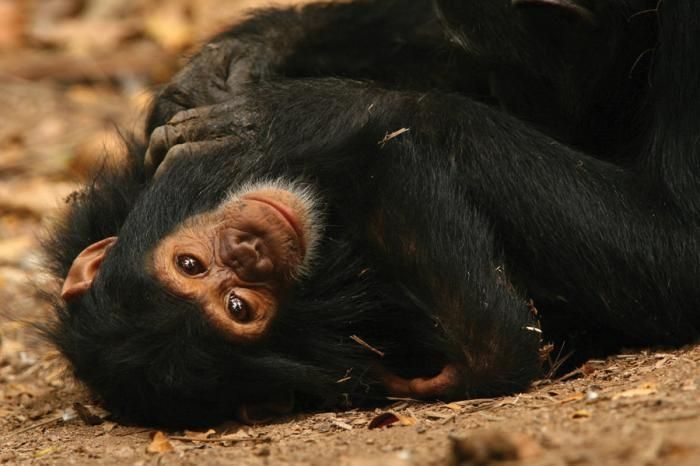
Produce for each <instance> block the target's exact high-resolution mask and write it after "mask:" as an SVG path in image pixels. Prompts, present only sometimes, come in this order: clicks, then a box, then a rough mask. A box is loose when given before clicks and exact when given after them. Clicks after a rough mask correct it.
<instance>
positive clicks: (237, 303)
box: [226, 293, 250, 322]
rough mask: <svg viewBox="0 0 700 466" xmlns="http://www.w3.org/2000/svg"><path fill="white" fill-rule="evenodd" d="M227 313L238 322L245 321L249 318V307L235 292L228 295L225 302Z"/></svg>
mask: <svg viewBox="0 0 700 466" xmlns="http://www.w3.org/2000/svg"><path fill="white" fill-rule="evenodd" d="M226 307H227V308H228V312H229V314H231V317H233V318H234V319H235V320H236V321H238V322H247V321H248V320H249V319H250V309H249V308H248V305H247V304H246V302H245V301H243V300H242V299H241V298H239V297H238V296H236V294H235V293H231V294H230V295H228V300H227V303H226Z"/></svg>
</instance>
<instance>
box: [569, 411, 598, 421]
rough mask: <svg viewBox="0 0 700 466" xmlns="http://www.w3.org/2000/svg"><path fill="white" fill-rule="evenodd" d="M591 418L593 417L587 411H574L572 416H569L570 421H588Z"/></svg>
mask: <svg viewBox="0 0 700 466" xmlns="http://www.w3.org/2000/svg"><path fill="white" fill-rule="evenodd" d="M591 416H593V415H592V414H591V412H590V411H588V410H587V409H579V410H578V411H575V412H574V414H572V415H571V418H572V419H588V418H590V417H591Z"/></svg>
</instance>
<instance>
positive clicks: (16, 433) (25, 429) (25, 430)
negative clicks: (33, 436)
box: [4, 414, 63, 439]
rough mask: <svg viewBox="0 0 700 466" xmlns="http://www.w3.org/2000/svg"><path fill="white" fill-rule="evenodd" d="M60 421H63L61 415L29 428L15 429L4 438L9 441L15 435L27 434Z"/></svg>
mask: <svg viewBox="0 0 700 466" xmlns="http://www.w3.org/2000/svg"><path fill="white" fill-rule="evenodd" d="M61 419H63V414H61V415H59V416H55V417H52V418H50V419H46V420H44V421H41V422H37V423H36V424H32V425H31V426H27V427H22V428H21V429H17V430H15V431H12V432H10V433H9V434H7V435H6V436H5V437H4V438H6V439H9V438H10V437H14V436H15V435H19V434H23V433H25V432H29V431H30V430H34V429H38V428H40V427H44V426H48V425H50V424H53V423H55V422H58V421H60V420H61Z"/></svg>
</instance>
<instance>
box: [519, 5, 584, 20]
mask: <svg viewBox="0 0 700 466" xmlns="http://www.w3.org/2000/svg"><path fill="white" fill-rule="evenodd" d="M511 2H512V4H513V6H514V7H519V8H520V9H521V10H526V9H527V10H533V11H551V12H554V13H558V14H560V15H567V16H570V17H572V18H576V19H578V20H581V21H583V22H584V23H594V22H595V16H594V15H593V12H592V11H591V10H589V9H588V8H586V7H585V6H583V5H582V4H581V1H580V0H511Z"/></svg>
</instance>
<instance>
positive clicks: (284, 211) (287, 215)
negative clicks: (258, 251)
mask: <svg viewBox="0 0 700 466" xmlns="http://www.w3.org/2000/svg"><path fill="white" fill-rule="evenodd" d="M243 197H244V198H245V199H250V200H251V201H257V202H260V203H262V204H266V205H268V206H270V207H272V209H273V210H275V211H276V212H277V213H278V214H280V215H281V216H282V218H284V220H285V221H286V222H287V223H288V224H289V226H290V227H291V228H292V230H293V231H294V233H295V234H296V236H297V238H298V239H299V247H300V248H301V253H302V256H303V255H304V254H305V253H306V244H305V241H304V234H303V231H302V228H301V226H300V222H299V219H298V218H297V216H296V215H295V214H294V212H292V210H291V209H290V208H289V207H287V206H286V205H284V204H283V203H280V202H277V201H275V200H273V199H270V198H268V197H266V196H261V195H259V194H254V195H250V194H246V195H245V196H243Z"/></svg>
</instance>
